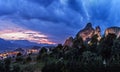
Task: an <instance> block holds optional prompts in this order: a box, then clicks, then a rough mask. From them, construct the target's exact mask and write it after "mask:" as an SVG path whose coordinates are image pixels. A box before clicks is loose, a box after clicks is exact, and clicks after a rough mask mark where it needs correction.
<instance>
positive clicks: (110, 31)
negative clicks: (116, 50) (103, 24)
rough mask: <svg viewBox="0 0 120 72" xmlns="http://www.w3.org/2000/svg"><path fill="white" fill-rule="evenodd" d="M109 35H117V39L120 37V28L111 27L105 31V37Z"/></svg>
mask: <svg viewBox="0 0 120 72" xmlns="http://www.w3.org/2000/svg"><path fill="white" fill-rule="evenodd" d="M108 34H115V35H117V37H120V27H110V28H107V29H106V30H105V36H107V35H108Z"/></svg>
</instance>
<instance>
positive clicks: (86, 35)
mask: <svg viewBox="0 0 120 72" xmlns="http://www.w3.org/2000/svg"><path fill="white" fill-rule="evenodd" d="M94 32H95V30H94V28H93V27H92V24H91V23H88V24H87V25H86V27H85V28H84V29H82V30H80V31H79V32H78V34H77V37H82V39H83V41H86V40H87V39H90V38H92V36H93V35H94Z"/></svg>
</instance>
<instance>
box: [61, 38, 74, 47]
mask: <svg viewBox="0 0 120 72" xmlns="http://www.w3.org/2000/svg"><path fill="white" fill-rule="evenodd" d="M72 45H73V37H69V38H68V39H67V40H66V41H65V43H64V45H63V46H69V47H71V46H72Z"/></svg>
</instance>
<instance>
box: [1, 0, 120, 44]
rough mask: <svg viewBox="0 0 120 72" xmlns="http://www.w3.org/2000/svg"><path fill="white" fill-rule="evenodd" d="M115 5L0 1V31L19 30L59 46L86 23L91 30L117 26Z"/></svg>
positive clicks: (79, 0)
mask: <svg viewBox="0 0 120 72" xmlns="http://www.w3.org/2000/svg"><path fill="white" fill-rule="evenodd" d="M119 3H120V1H119V0H100V1H98V0H0V30H2V29H4V28H6V29H7V28H9V30H10V29H12V28H13V29H14V28H16V27H17V28H19V27H20V28H23V29H28V30H32V31H37V32H41V33H42V34H44V35H46V36H47V39H48V40H50V41H51V40H52V41H53V42H56V43H63V42H64V40H65V39H66V38H67V37H69V36H75V34H76V33H77V32H78V31H79V30H80V29H82V28H83V27H84V26H85V24H86V23H87V22H92V23H93V26H94V27H95V26H97V25H100V26H101V28H102V30H104V29H105V28H106V27H110V26H113V25H115V26H119V25H120V21H119V16H120V10H119V7H120V5H119ZM2 21H3V22H2ZM8 25H10V26H8ZM19 32H21V31H19ZM28 34H29V33H28ZM29 35H30V36H32V35H33V34H29ZM22 38H23V37H22ZM22 38H21V39H22ZM34 38H36V39H39V38H42V37H38V36H35V37H34ZM44 39H46V38H44V37H43V40H44ZM44 41H45V40H44Z"/></svg>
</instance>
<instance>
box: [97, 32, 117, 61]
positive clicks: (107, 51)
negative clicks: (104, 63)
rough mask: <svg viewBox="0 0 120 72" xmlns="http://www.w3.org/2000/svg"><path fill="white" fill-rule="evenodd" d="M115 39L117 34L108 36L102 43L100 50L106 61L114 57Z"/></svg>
mask: <svg viewBox="0 0 120 72" xmlns="http://www.w3.org/2000/svg"><path fill="white" fill-rule="evenodd" d="M115 39H116V35H115V34H108V35H107V36H106V37H104V38H103V39H102V40H101V41H100V44H99V46H98V48H99V49H100V54H101V55H102V57H103V58H104V59H105V60H109V59H110V57H111V55H112V46H113V44H114V40H115Z"/></svg>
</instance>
